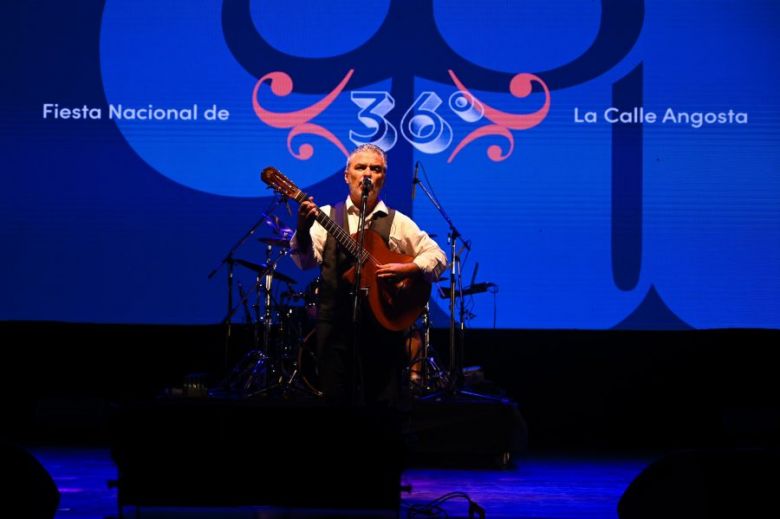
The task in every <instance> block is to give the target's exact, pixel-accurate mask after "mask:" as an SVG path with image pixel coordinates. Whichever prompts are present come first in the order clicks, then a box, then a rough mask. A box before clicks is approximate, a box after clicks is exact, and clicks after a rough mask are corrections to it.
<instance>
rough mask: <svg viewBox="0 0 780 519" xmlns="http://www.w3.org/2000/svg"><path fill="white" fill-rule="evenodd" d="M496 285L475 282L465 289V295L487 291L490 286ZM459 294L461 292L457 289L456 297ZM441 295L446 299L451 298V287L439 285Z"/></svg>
mask: <svg viewBox="0 0 780 519" xmlns="http://www.w3.org/2000/svg"><path fill="white" fill-rule="evenodd" d="M495 286H496V284H495V283H474V284H473V285H469V286H467V287H466V288H464V289H463V295H464V296H470V295H474V294H481V293H482V292H487V291H488V289H489V288H493V287H495ZM459 295H460V292H458V291H457V290H456V291H455V297H458V296H459ZM439 296H441V297H442V298H445V299H446V298H449V297H450V287H439Z"/></svg>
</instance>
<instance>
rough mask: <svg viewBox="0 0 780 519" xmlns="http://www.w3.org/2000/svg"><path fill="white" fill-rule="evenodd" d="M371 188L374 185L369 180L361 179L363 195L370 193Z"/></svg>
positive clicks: (366, 178)
mask: <svg viewBox="0 0 780 519" xmlns="http://www.w3.org/2000/svg"><path fill="white" fill-rule="evenodd" d="M373 187H374V184H373V183H371V178H369V177H363V195H368V192H369V191H371V188H373Z"/></svg>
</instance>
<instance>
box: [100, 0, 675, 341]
mask: <svg viewBox="0 0 780 519" xmlns="http://www.w3.org/2000/svg"><path fill="white" fill-rule="evenodd" d="M454 4H457V5H454ZM572 4H576V5H577V6H579V7H580V9H572V8H571V7H572ZM177 5H179V7H175V6H174V5H172V4H170V3H166V2H156V1H154V0H141V1H136V2H120V1H112V0H108V1H107V2H106V7H105V9H104V18H103V30H102V33H101V34H102V40H101V56H102V72H103V80H104V85H105V91H106V96H107V98H108V100H109V102H112V101H113V102H120V101H122V102H124V103H126V104H129V103H138V104H146V103H150V102H154V103H155V104H156V105H161V106H166V105H173V104H180V105H186V104H188V103H194V102H197V103H201V104H203V105H209V106H210V105H211V104H213V103H215V104H217V105H218V106H219V107H221V108H224V109H226V110H229V112H230V114H231V115H230V118H229V120H227V121H223V122H220V123H213V124H199V125H193V124H189V125H188V124H185V123H182V122H171V123H165V124H157V125H154V126H152V125H148V124H147V125H145V126H143V127H141V125H140V124H139V123H137V122H133V121H117V126H118V127H119V129H120V131H121V132H122V134H123V136H124V137H125V139H126V140H127V142H128V143H129V144H130V145H131V146H132V147H133V149H134V150H136V152H137V153H138V154H139V155H140V156H141V157H142V158H143V159H144V160H145V161H146V162H147V163H148V164H150V165H151V166H152V167H153V168H154V169H156V170H157V171H159V172H160V173H161V174H163V175H165V176H167V177H168V178H171V179H172V180H174V181H176V182H178V183H181V184H183V185H185V186H189V187H192V188H194V189H199V190H202V191H206V192H210V193H215V194H219V195H229V196H258V195H259V194H260V191H259V188H258V171H259V170H260V169H262V167H264V166H266V165H268V164H274V165H275V166H276V167H278V168H279V169H280V170H283V171H287V172H290V173H292V174H293V176H294V177H295V178H296V180H297V183H298V184H299V185H301V186H302V187H306V186H311V185H314V184H318V185H327V184H328V181H329V180H331V179H333V178H337V177H338V176H340V175H341V174H342V173H341V172H342V171H343V159H344V156H345V155H346V154H347V153H348V149H349V148H350V147H352V145H356V144H361V143H367V142H370V143H374V144H378V145H380V146H382V147H384V148H385V149H387V150H390V160H391V162H392V163H393V164H394V166H393V175H394V176H393V179H392V182H389V183H388V185H387V187H386V190H385V194H386V196H387V198H389V199H393V200H397V201H399V202H398V203H397V205H400V207H399V208H400V209H402V210H407V211H409V210H411V209H412V208H411V207H410V206H408V205H407V206H404V204H410V202H409V201H408V198H409V195H408V192H409V191H408V186H409V185H410V184H411V172H412V166H413V164H414V163H415V160H416V158H415V156H416V155H419V154H424V155H429V156H431V157H436V158H438V156H441V157H444V159H443V160H444V165H446V166H448V167H451V168H452V169H451V170H449V176H448V177H447V181H448V182H451V183H452V184H453V186H454V187H453V191H461V192H463V193H470V191H471V190H472V189H473V185H472V183H471V180H472V179H471V178H467V177H465V176H461V177H458V176H457V175H455V174H454V173H453V172H457V171H458V170H457V169H455V168H456V167H461V168H462V169H461V171H462V170H470V171H476V170H484V169H486V168H488V167H494V168H495V170H494V171H495V172H497V173H494V174H501V175H503V178H508V179H513V177H511V175H512V174H513V172H514V171H517V170H519V169H520V168H521V167H522V165H523V160H524V158H523V154H521V153H515V151H516V145H517V132H519V131H523V130H528V129H531V128H534V132H535V131H541V130H543V129H544V127H545V126H547V124H544V125H542V124H540V123H541V122H542V121H544V120H545V119H546V118H547V117H548V115H549V114H550V110H551V98H552V97H553V95H555V94H553V93H555V92H556V91H562V92H563V93H567V94H568V93H569V92H570V91H571V87H575V86H580V85H586V84H588V83H589V82H592V81H594V80H597V79H598V78H600V77H602V76H603V75H605V74H606V73H607V72H608V71H611V70H613V69H614V68H615V67H616V66H617V65H619V64H621V62H622V60H624V58H625V57H626V56H627V55H628V54H629V52H630V51H631V49H632V48H633V47H634V45H635V43H636V42H637V40H638V38H639V35H640V32H641V29H642V25H643V21H644V2H643V1H642V0H624V1H611V0H603V1H602V2H601V5H600V8H598V6H594V5H593V3H592V2H587V1H582V2H577V1H575V2H571V1H569V2H563V3H561V4H560V5H558V4H556V3H555V2H553V3H552V4H550V2H528V3H523V4H522V5H520V4H518V6H512V7H511V9H514V11H512V13H511V15H510V14H505V13H504V11H505V10H507V9H510V7H508V6H507V5H506V2H498V1H495V2H494V1H492V0H486V1H484V2H477V3H474V4H470V3H467V2H462V3H461V2H456V3H445V2H434V1H432V0H431V1H412V0H397V1H390V0H388V1H385V2H377V3H373V4H372V5H370V6H369V5H366V4H365V3H364V2H357V1H355V2H340V3H336V4H334V5H331V4H328V7H327V9H325V8H320V7H318V5H319V4H318V3H316V2H315V3H307V2H296V1H292V0H291V1H289V2H283V3H280V2H270V1H269V2H262V1H256V2H250V1H249V0H232V1H225V2H222V3H221V4H220V3H218V2H212V3H208V2H188V3H186V12H185V13H182V12H178V10H180V9H182V7H181V5H184V4H177ZM543 5H544V6H549V5H553V6H554V7H556V8H549V9H539V7H540V6H543ZM475 9H479V12H481V13H487V14H484V17H483V19H477V18H476V17H475V16H473V14H472V12H471V11H472V10H475ZM137 13H143V14H142V15H138V14H137ZM139 17H140V19H139ZM534 17H542V18H543V19H538V20H537V19H536V18H534ZM545 17H546V18H545ZM139 25H140V27H139ZM556 31H557V32H556ZM182 42H186V45H182ZM544 42H564V43H565V45H546V44H545V43H544ZM551 64H553V65H552V66H551ZM518 71H528V72H523V73H518ZM642 85H643V66H642V63H641V62H638V63H636V64H635V65H634V66H633V67H632V68H631V69H630V70H629V71H628V72H627V73H626V74H624V75H623V76H622V77H620V78H618V79H616V80H614V81H612V83H611V84H610V85H609V87H611V89H609V93H608V95H607V97H608V101H609V105H610V106H614V107H616V108H618V109H620V110H623V109H625V110H630V109H632V108H633V107H635V106H641V105H642V102H643V90H642V88H643V86H642ZM556 102H557V101H556ZM547 122H549V119H548V121H547ZM534 132H528V133H527V134H526V135H530V134H532V133H534ZM609 132H610V136H609V140H610V143H609V144H611V145H609V146H608V147H609V162H608V163H607V164H606V165H605V166H604V167H603V171H604V172H605V173H606V174H608V175H609V179H610V180H609V182H608V193H607V194H606V197H607V199H606V201H605V205H608V206H609V213H610V214H609V219H610V222H609V226H610V233H609V234H610V236H609V238H608V239H609V242H608V243H607V244H605V245H604V246H603V247H602V249H601V250H606V251H607V254H608V256H609V257H608V258H607V260H606V263H609V264H610V267H611V268H610V269H609V272H610V278H611V279H609V280H608V281H607V280H604V279H601V278H596V277H594V278H593V279H587V280H585V279H583V280H581V281H580V283H581V284H582V287H581V288H582V294H580V295H578V296H577V297H579V299H578V298H577V297H571V298H569V299H568V300H567V303H570V304H571V305H572V307H575V306H576V307H578V308H580V309H587V311H588V312H593V315H592V316H590V315H586V316H584V317H582V319H583V321H582V322H581V321H576V322H574V321H573V322H572V324H571V325H572V326H585V327H587V326H589V325H593V326H596V327H600V326H611V325H613V324H614V323H616V322H618V321H619V320H620V319H622V318H623V317H625V316H626V315H628V314H629V313H630V311H631V310H632V309H633V308H634V307H636V306H637V305H638V303H639V302H640V301H639V300H638V299H636V298H635V299H632V300H626V299H620V298H618V297H617V296H615V297H612V300H611V301H610V304H606V305H601V306H599V305H594V304H592V301H591V297H592V294H595V293H599V292H603V291H604V286H605V285H609V287H610V288H616V289H617V291H618V293H619V292H631V291H635V289H636V288H637V287H638V283H639V279H640V272H641V259H642V214H643V187H642V186H643V169H642V168H643V165H642V160H643V156H642V149H643V133H642V125H641V124H624V125H615V126H614V127H612V128H610V130H609ZM561 155H562V154H561V153H554V154H550V156H549V157H548V158H547V162H548V163H549V164H551V167H559V168H560V169H561V170H567V169H571V170H575V168H577V167H578V166H579V164H578V163H577V162H576V161H575V162H572V163H570V164H566V163H564V162H562V158H561ZM556 161H558V162H556ZM304 165H305V167H303V166H304ZM502 167H504V169H501V168H502ZM599 171H601V170H599ZM569 178H571V179H572V180H571V182H575V181H576V176H572V177H566V181H567V182H568V181H569ZM515 189H516V190H517V191H513V190H515ZM583 189H585V188H583ZM517 193H520V194H522V192H521V191H520V188H519V187H517V188H516V187H514V186H513V185H511V184H508V183H507V185H506V187H505V188H504V190H503V191H502V193H501V195H503V196H506V197H507V202H506V203H505V205H506V206H507V207H509V206H510V203H511V201H512V200H514V199H516V197H517V196H518V194H517ZM590 195H591V196H592V198H593V199H597V198H598V197H600V196H601V195H602V193H601V192H600V191H599V192H594V193H592V194H590ZM464 196H466V195H464ZM480 204H482V205H485V204H487V205H488V206H489V207H487V208H486V207H482V206H481V205H480ZM464 205H465V207H468V208H469V210H470V211H471V214H494V215H495V218H496V219H497V220H498V221H506V219H507V218H510V217H511V216H510V214H504V213H501V212H500V210H498V209H497V207H503V206H501V204H496V203H495V201H494V200H485V201H479V200H470V201H469V202H468V204H464ZM501 210H503V211H511V209H501ZM599 236H600V235H599ZM556 240H558V241H560V242H561V243H564V244H566V245H565V246H567V247H569V249H571V250H577V249H578V248H579V249H580V250H585V249H588V248H593V247H594V245H593V240H592V239H591V238H588V237H585V238H581V237H578V236H576V234H574V233H572V234H570V235H567V236H560V237H556ZM577 240H583V242H582V244H581V246H580V245H579V244H578V242H577ZM494 241H495V240H494V239H493V238H490V237H487V238H486V239H485V242H486V243H485V244H484V245H483V249H482V250H483V251H484V252H485V254H492V253H495V255H496V256H501V255H503V253H504V252H505V250H504V249H500V248H497V247H498V244H496V243H494ZM563 246H564V245H561V247H563ZM490 247H493V249H491V248H490ZM485 268H486V267H485V266H484V263H483V269H485ZM587 268H588V267H583V270H585V269H587ZM504 275H506V273H504ZM550 275H551V276H554V274H550ZM512 283H517V282H516V281H513V280H511V279H508V278H507V280H506V282H505V283H504V284H503V285H502V291H504V290H505V289H506V288H508V287H510V285H511V284H512ZM515 290H516V292H518V293H519V292H520V291H521V288H520V287H519V286H518V287H516V289H515ZM524 292H525V294H524V295H526V296H528V292H529V289H528V287H525V288H524ZM650 293H651V295H652V293H654V292H652V291H650ZM535 295H538V298H537V300H539V301H541V300H544V299H545V298H546V297H547V295H546V294H545V293H544V288H543V287H541V286H540V288H539V289H538V294H535ZM636 296H637V298H641V297H643V295H642V294H636ZM651 303H652V301H651ZM555 305H556V306H555V309H556V311H558V310H560V307H561V302H560V301H557V302H555ZM540 307H541V306H540ZM664 311H665V309H664V308H663V305H662V304H661V305H660V306H659V307H658V308H656V309H655V310H653V312H656V314H657V315H659V316H660V315H661V314H662V313H663V312H664ZM583 312H584V313H583V315H585V313H587V312H585V311H584V310H583ZM598 312H602V313H600V314H598ZM659 319H666V320H667V324H668V322H672V321H674V320H675V319H676V318H675V317H674V316H673V314H671V313H669V315H668V316H660V317H659ZM560 324H561V323H558V324H557V325H560ZM548 325H549V326H555V325H556V324H546V323H543V324H542V326H548ZM662 326H663V325H662Z"/></svg>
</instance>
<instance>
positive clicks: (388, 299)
mask: <svg viewBox="0 0 780 519" xmlns="http://www.w3.org/2000/svg"><path fill="white" fill-rule="evenodd" d="M352 236H353V239H357V235H356V234H354V235H352ZM363 239H364V243H363V245H364V248H365V249H366V250H367V251H368V252H369V253H370V254H371V255H372V256H373V257H374V258H376V263H379V264H384V263H409V262H410V261H412V259H413V258H412V257H411V256H405V255H403V254H398V253H396V252H393V251H391V250H390V249H389V248H388V247H387V245H385V242H384V240H383V239H382V237H381V236H380V235H379V234H377V233H375V232H374V231H371V230H367V231H366V232H365V236H364V238H363ZM344 279H346V280H347V281H348V282H349V283H354V282H355V267H352V268H351V269H349V270H348V271H347V272H345V273H344ZM360 288H363V289H367V291H368V306H369V307H370V308H371V311H372V313H373V314H374V317H376V320H377V321H378V322H379V324H381V325H382V326H383V327H385V328H387V329H388V330H393V331H403V330H407V329H409V327H410V326H412V324H414V321H415V320H416V319H417V318H418V317H419V316H420V314H421V313H422V311H423V309H424V308H425V304H426V303H427V302H428V298H429V297H430V295H431V284H430V283H428V282H427V281H426V280H425V279H424V278H423V277H422V275H420V276H416V277H411V278H404V279H402V280H400V281H390V280H387V279H379V278H377V277H376V264H375V263H374V262H373V261H366V262H364V263H363V265H362V266H361V269H360Z"/></svg>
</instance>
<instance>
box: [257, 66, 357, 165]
mask: <svg viewBox="0 0 780 519" xmlns="http://www.w3.org/2000/svg"><path fill="white" fill-rule="evenodd" d="M353 73H354V69H350V70H349V71H348V72H347V74H346V75H345V76H344V79H342V80H341V82H340V83H339V84H338V85H337V86H336V88H334V89H333V90H332V91H331V92H330V93H329V94H328V95H326V96H325V97H323V98H322V99H321V100H320V101H317V102H316V103H314V104H313V105H311V106H309V107H307V108H304V109H302V110H297V111H295V112H286V113H278V112H272V111H270V110H266V109H265V108H263V107H262V106H260V102H259V101H258V100H257V93H258V92H259V90H260V86H261V85H262V84H263V83H264V82H265V81H268V85H269V86H270V87H271V92H272V93H273V94H274V95H276V96H278V97H284V96H287V95H290V94H291V93H292V91H293V81H292V78H291V77H290V76H289V75H287V74H286V73H284V72H270V73H268V74H266V75H265V76H263V77H261V78H260V79H259V80H258V81H257V83H256V84H255V87H254V89H253V90H252V107H253V108H254V110H255V114H256V115H257V117H258V118H260V120H261V121H263V122H264V123H265V124H267V125H268V126H272V127H274V128H289V129H290V133H289V134H287V150H288V151H289V152H290V154H291V155H292V156H293V157H295V158H297V159H300V160H308V159H310V158H311V157H312V156H313V155H314V146H313V145H312V144H310V143H308V142H304V143H303V144H301V145H300V146H299V148H298V151H297V152H295V151H294V150H293V146H292V140H293V138H295V137H297V136H298V135H316V136H318V137H322V138H324V139H325V140H327V141H329V142H331V143H332V144H333V145H334V146H336V147H337V148H338V149H339V150H341V152H342V153H343V154H344V156H345V157H347V156H348V155H349V153H348V152H347V149H346V148H345V147H344V145H343V144H342V143H341V141H340V140H339V138H338V137H336V136H335V135H333V133H332V132H331V131H330V130H327V129H326V128H323V127H322V126H320V125H318V124H314V123H310V122H309V121H311V120H312V119H314V118H315V117H317V116H318V115H320V114H321V113H322V112H324V111H325V109H326V108H328V107H329V106H330V105H331V103H333V101H335V100H336V98H337V97H338V96H339V94H340V93H341V91H342V90H344V87H346V86H347V83H348V82H349V79H350V78H351V77H352V74H353Z"/></svg>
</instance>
